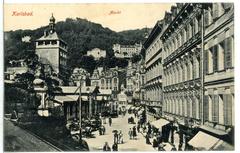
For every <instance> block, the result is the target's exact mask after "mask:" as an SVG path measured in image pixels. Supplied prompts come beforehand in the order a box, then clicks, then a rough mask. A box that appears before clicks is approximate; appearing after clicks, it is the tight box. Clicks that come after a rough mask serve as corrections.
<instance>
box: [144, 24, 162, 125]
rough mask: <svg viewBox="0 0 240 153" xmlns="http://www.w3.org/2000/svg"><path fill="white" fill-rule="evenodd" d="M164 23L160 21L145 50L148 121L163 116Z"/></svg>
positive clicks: (147, 41) (148, 39) (145, 44)
mask: <svg viewBox="0 0 240 153" xmlns="http://www.w3.org/2000/svg"><path fill="white" fill-rule="evenodd" d="M162 28H163V21H158V22H157V23H156V25H155V26H154V28H153V30H152V32H151V33H150V35H149V36H148V38H147V40H146V41H145V43H144V49H145V85H144V88H145V92H146V97H145V105H146V106H147V107H148V111H147V120H148V121H152V120H154V118H156V117H160V116H161V114H162V102H163V100H162V41H161V39H160V36H161V32H162Z"/></svg>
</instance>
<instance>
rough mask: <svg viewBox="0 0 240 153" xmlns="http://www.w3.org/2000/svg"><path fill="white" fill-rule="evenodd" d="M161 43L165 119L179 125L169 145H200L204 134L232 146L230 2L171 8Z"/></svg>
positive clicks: (231, 25)
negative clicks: (230, 133)
mask: <svg viewBox="0 0 240 153" xmlns="http://www.w3.org/2000/svg"><path fill="white" fill-rule="evenodd" d="M161 40H162V43H163V73H164V77H163V94H164V100H163V101H164V103H163V106H164V107H163V110H164V117H165V118H167V119H168V120H169V121H170V122H171V123H174V124H172V125H173V126H170V127H174V125H175V126H176V127H177V128H175V129H174V128H171V130H168V136H169V135H170V137H169V138H170V141H171V142H172V143H173V142H174V143H175V145H176V144H177V145H178V144H180V145H181V146H183V147H185V148H188V146H189V144H190V145H191V146H193V147H196V145H195V144H197V141H200V140H199V139H201V138H200V137H201V136H202V135H205V137H206V138H207V137H209V138H212V141H216V143H217V142H218V143H220V140H221V139H222V140H227V139H228V140H227V141H228V142H230V140H229V135H228V132H230V131H232V129H231V127H232V126H233V125H234V123H233V111H232V110H233V97H234V90H233V79H234V75H233V64H232V63H233V58H232V55H233V8H232V6H231V4H222V3H212V4H210V3H208V4H207V3H206V4H199V3H190V4H189V3H186V4H177V6H172V8H171V13H166V15H165V18H164V28H163V33H162V35H161ZM204 72H205V73H204ZM203 95H205V96H203ZM176 129H178V130H176ZM177 133H178V134H177ZM230 137H232V136H230ZM192 138H193V139H192ZM189 140H191V141H189ZM203 141H204V140H203ZM222 142H223V141H221V143H222ZM207 143H208V145H209V143H210V142H207ZM211 143H212V144H214V142H211ZM182 144H183V145H182ZM198 146H202V148H206V149H207V150H208V149H210V148H211V147H214V146H211V147H210V148H207V147H206V146H207V144H206V143H202V144H200V145H198ZM215 147H216V146H215Z"/></svg>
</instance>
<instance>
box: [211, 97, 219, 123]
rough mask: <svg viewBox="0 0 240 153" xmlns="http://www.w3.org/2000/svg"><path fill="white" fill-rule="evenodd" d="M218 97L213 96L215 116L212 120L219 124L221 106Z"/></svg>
mask: <svg viewBox="0 0 240 153" xmlns="http://www.w3.org/2000/svg"><path fill="white" fill-rule="evenodd" d="M218 98H219V97H218V95H214V96H213V115H212V117H213V118H212V120H213V121H214V122H218V116H219V104H218Z"/></svg>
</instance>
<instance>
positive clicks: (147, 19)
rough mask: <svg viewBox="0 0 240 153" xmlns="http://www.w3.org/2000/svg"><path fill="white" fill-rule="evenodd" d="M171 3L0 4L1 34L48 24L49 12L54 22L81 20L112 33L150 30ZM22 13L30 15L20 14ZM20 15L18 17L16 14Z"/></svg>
mask: <svg viewBox="0 0 240 153" xmlns="http://www.w3.org/2000/svg"><path fill="white" fill-rule="evenodd" d="M172 5H174V4H173V3H128V4H126V3H125V4H121V3H120V4H116V3H115V4H114V3H112V4H111V3H100V4H99V3H98V4H96V3H95V4H84V3H82V4H4V26H3V28H4V31H10V30H17V29H36V28H39V27H41V26H45V25H48V23H49V18H50V17H51V14H52V13H53V15H54V17H55V19H56V22H58V21H64V20H65V19H66V18H74V19H75V18H77V17H78V18H83V19H87V20H89V21H92V22H95V23H100V24H101V25H102V26H103V27H108V28H110V29H111V30H114V31H117V32H118V31H123V30H130V29H139V28H145V27H150V28H151V27H153V26H154V25H155V24H156V22H157V20H160V19H163V17H164V14H165V11H169V10H170V8H171V6H172ZM24 12H26V13H28V14H30V16H24V15H21V14H23V13H24ZM18 14H20V15H18Z"/></svg>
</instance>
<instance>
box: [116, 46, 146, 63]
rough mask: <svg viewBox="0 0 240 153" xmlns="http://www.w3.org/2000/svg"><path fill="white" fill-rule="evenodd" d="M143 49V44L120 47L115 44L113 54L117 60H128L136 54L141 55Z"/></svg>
mask: <svg viewBox="0 0 240 153" xmlns="http://www.w3.org/2000/svg"><path fill="white" fill-rule="evenodd" d="M141 49H142V44H141V43H140V44H137V43H136V44H134V45H120V44H113V52H114V56H115V57H117V58H126V59H130V58H132V57H133V55H134V54H139V53H140V51H141Z"/></svg>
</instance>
